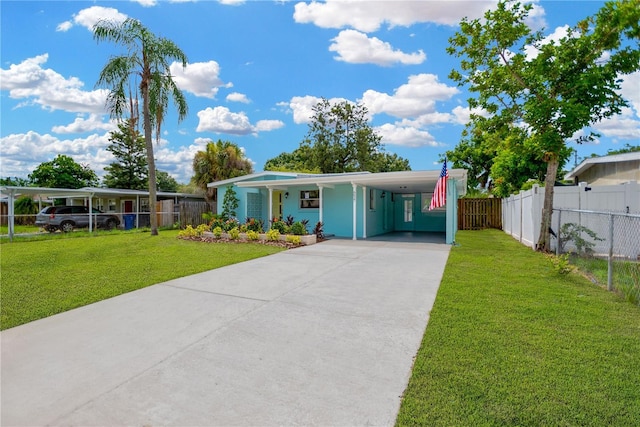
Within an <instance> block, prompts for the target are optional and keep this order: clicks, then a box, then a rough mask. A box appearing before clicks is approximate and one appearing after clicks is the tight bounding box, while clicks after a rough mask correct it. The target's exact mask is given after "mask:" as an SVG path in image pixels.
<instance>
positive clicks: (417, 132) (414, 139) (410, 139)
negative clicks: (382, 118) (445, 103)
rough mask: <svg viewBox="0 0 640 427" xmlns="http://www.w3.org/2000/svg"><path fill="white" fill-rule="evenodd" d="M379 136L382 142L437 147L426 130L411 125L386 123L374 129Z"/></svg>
mask: <svg viewBox="0 0 640 427" xmlns="http://www.w3.org/2000/svg"><path fill="white" fill-rule="evenodd" d="M374 130H375V131H376V132H377V133H378V134H379V135H380V136H381V137H382V142H383V143H384V144H394V145H402V146H405V147H424V146H430V147H438V146H440V145H441V144H439V143H438V142H437V141H436V140H435V138H434V137H433V136H432V135H431V134H430V133H429V132H427V131H426V130H421V129H418V128H415V127H412V126H399V125H397V124H391V123H386V124H384V125H382V126H378V127H376V128H375V129H374Z"/></svg>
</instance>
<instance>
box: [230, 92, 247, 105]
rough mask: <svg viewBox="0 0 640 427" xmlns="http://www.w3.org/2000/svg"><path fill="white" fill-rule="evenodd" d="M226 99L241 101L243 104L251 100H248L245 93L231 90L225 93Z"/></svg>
mask: <svg viewBox="0 0 640 427" xmlns="http://www.w3.org/2000/svg"><path fill="white" fill-rule="evenodd" d="M226 99H227V101H231V102H242V103H243V104H249V103H250V102H251V100H249V98H247V95H245V94H244V93H238V92H232V93H230V94H229V95H227V98H226Z"/></svg>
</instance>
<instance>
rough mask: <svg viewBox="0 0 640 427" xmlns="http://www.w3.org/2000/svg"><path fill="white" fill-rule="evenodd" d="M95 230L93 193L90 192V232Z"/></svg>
mask: <svg viewBox="0 0 640 427" xmlns="http://www.w3.org/2000/svg"><path fill="white" fill-rule="evenodd" d="M92 232H93V194H89V234H91V233H92Z"/></svg>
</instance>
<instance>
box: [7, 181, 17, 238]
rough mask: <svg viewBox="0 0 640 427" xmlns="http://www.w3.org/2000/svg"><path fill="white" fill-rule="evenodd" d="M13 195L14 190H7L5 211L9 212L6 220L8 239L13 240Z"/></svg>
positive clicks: (14, 193)
mask: <svg viewBox="0 0 640 427" xmlns="http://www.w3.org/2000/svg"><path fill="white" fill-rule="evenodd" d="M15 196H16V190H13V189H11V190H9V206H7V208H8V209H7V211H8V212H7V213H8V214H9V221H7V225H8V228H9V241H10V242H13V233H14V230H15V227H14V218H15V203H14V201H15Z"/></svg>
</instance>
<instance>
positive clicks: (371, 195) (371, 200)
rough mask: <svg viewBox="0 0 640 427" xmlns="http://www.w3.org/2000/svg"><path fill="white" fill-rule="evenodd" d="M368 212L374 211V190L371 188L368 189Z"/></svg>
mask: <svg viewBox="0 0 640 427" xmlns="http://www.w3.org/2000/svg"><path fill="white" fill-rule="evenodd" d="M369 210H372V211H375V210H376V190H374V189H373V188H370V189H369Z"/></svg>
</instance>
